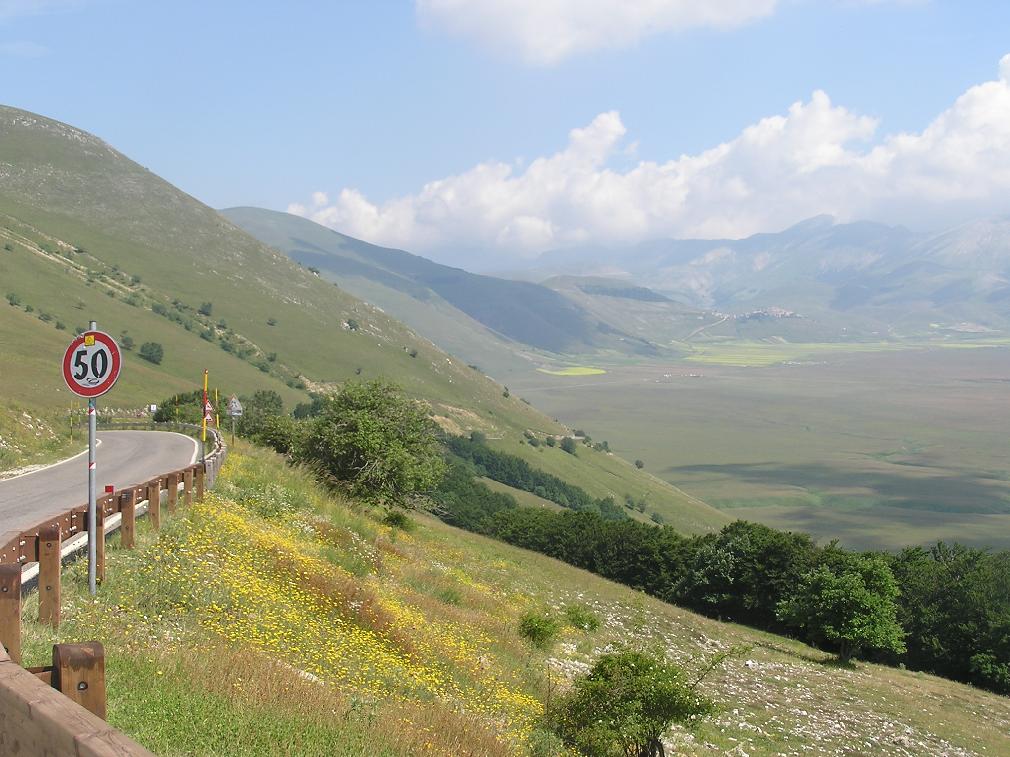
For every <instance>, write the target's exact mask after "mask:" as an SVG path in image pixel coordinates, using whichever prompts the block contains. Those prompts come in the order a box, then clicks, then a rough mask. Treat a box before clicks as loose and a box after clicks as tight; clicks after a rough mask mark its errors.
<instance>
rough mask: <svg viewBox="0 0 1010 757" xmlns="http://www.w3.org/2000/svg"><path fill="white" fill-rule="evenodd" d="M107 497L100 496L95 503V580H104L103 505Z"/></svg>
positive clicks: (100, 581) (99, 581)
mask: <svg viewBox="0 0 1010 757" xmlns="http://www.w3.org/2000/svg"><path fill="white" fill-rule="evenodd" d="M107 502H108V498H107V497H102V498H101V499H99V500H98V503H97V504H96V505H95V580H96V581H97V582H98V583H102V581H104V580H105V506H106V503H107Z"/></svg>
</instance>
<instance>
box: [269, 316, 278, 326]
mask: <svg viewBox="0 0 1010 757" xmlns="http://www.w3.org/2000/svg"><path fill="white" fill-rule="evenodd" d="M276 325H277V319H276V318H267V326H276Z"/></svg>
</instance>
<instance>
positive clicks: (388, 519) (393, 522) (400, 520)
mask: <svg viewBox="0 0 1010 757" xmlns="http://www.w3.org/2000/svg"><path fill="white" fill-rule="evenodd" d="M382 522H383V523H385V524H386V525H387V526H389V527H390V528H398V529H400V530H401V531H407V532H410V531H413V530H414V527H415V524H414V521H412V520H411V519H410V518H409V517H407V514H406V513H405V512H403V510H387V511H386V514H385V515H384V516H383V517H382Z"/></svg>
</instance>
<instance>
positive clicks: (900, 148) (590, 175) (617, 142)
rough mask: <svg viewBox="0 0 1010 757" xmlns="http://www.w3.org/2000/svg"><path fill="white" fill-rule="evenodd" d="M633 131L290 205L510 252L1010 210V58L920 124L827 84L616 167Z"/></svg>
mask: <svg viewBox="0 0 1010 757" xmlns="http://www.w3.org/2000/svg"><path fill="white" fill-rule="evenodd" d="M626 131H627V130H626V127H625V125H624V123H623V122H622V120H621V117H620V114H618V113H617V112H616V111H609V112H606V113H601V114H600V115H598V116H597V117H596V118H595V119H593V121H592V122H591V123H590V124H588V125H587V126H585V127H583V128H578V129H573V130H572V131H571V132H570V133H569V136H568V142H567V145H566V146H565V147H564V149H562V150H560V151H558V152H556V153H555V154H553V155H549V156H545V157H540V158H537V159H536V160H533V161H532V162H530V163H529V164H528V165H525V166H522V167H520V166H517V165H516V164H510V163H505V162H498V161H490V162H486V163H480V164H478V165H476V166H474V167H473V168H471V169H470V170H468V171H466V172H464V173H461V174H457V175H454V176H448V177H446V178H443V179H439V180H437V181H432V182H429V183H428V184H426V185H424V186H423V187H422V188H421V189H420V191H418V192H417V193H415V194H411V195H408V196H404V197H399V198H396V199H393V200H390V201H388V202H384V203H376V202H373V201H372V200H370V199H368V198H367V197H365V196H364V195H363V194H362V193H361V192H359V191H357V190H355V189H344V190H342V191H341V192H340V193H339V194H338V195H337V196H336V197H334V198H330V197H329V196H328V195H326V194H325V193H322V192H317V193H315V194H314V195H313V197H312V201H311V202H310V203H309V204H308V205H300V204H294V205H292V206H291V207H290V208H289V210H290V211H291V212H293V213H297V214H299V215H303V216H306V217H309V218H311V219H313V220H315V221H317V222H319V223H322V224H325V225H327V226H330V227H333V228H336V229H339V230H340V231H343V232H345V233H347V234H351V235H353V236H357V237H362V238H364V239H366V240H368V241H372V242H377V243H380V244H387V245H392V246H399V247H406V248H407V249H411V250H416V251H419V252H427V253H430V254H436V255H437V254H438V251H439V250H443V251H446V250H448V251H458V250H462V249H470V250H483V251H486V252H487V253H489V254H493V253H496V252H497V253H499V254H501V255H502V256H506V255H515V254H518V255H526V256H532V255H536V254H538V253H539V252H541V251H543V250H545V249H549V248H553V247H563V246H568V245H573V244H578V243H585V242H594V243H610V244H620V243H629V242H636V241H641V240H644V239H650V238H659V237H699V236H700V237H740V236H745V235H748V234H752V233H755V232H758V231H767V230H774V229H778V228H783V227H785V226H788V225H790V224H792V223H795V222H797V221H800V220H803V219H804V218H808V217H810V216H813V215H818V214H821V213H829V214H831V215H834V216H836V217H837V218H839V219H840V220H849V219H858V218H875V219H880V220H884V221H889V222H895V223H904V224H907V225H910V226H912V227H919V228H924V227H928V226H935V225H937V224H941V223H952V222H956V221H959V220H962V219H963V218H966V217H970V216H973V215H979V214H983V213H991V212H1007V211H1010V55H1007V56H1005V57H1004V58H1003V59H1002V60H1001V61H1000V64H999V76H998V78H996V79H994V80H992V81H988V82H985V83H982V84H979V85H977V86H973V87H971V88H970V89H968V90H967V91H966V92H965V93H964V94H962V95H961V96H960V97H959V98H957V100H956V101H955V102H954V103H953V104H952V105H951V107H950V108H948V109H947V110H945V111H944V112H943V113H941V114H939V115H938V116H937V117H936V118H935V119H934V120H933V121H932V123H930V124H929V125H928V126H927V127H926V128H925V129H924V130H922V131H921V132H915V133H897V134H889V135H887V134H885V135H880V134H879V132H880V126H879V124H878V122H877V120H876V119H874V118H871V117H868V116H865V115H860V114H858V113H853V112H852V111H850V110H848V109H846V108H845V107H842V106H840V105H836V104H834V103H832V102H831V100H830V98H829V97H828V95H827V94H826V93H824V92H821V91H817V92H814V93H813V95H812V96H811V97H810V98H809V100H806V101H802V102H797V103H795V104H793V105H792V106H791V107H790V108H789V109H788V111H787V112H786V113H784V114H781V115H775V116H770V117H768V118H764V119H762V120H760V121H758V122H757V123H755V124H753V125H750V126H748V127H747V128H745V129H743V131H742V132H741V133H740V134H739V135H738V136H737V137H735V138H734V139H732V140H731V141H728V142H725V143H723V144H720V145H717V146H715V147H712V148H711V149H709V150H706V151H704V152H702V153H700V154H697V155H683V156H680V157H677V158H674V159H671V160H666V161H665V162H657V161H641V162H639V163H638V164H637V165H635V166H633V167H631V168H628V169H626V170H615V169H614V168H612V167H610V166H609V165H608V163H610V162H611V160H612V159H613V158H616V157H618V156H622V155H624V153H625V150H626V145H625V138H626Z"/></svg>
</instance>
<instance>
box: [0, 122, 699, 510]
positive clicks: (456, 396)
mask: <svg viewBox="0 0 1010 757" xmlns="http://www.w3.org/2000/svg"><path fill="white" fill-rule="evenodd" d="M284 218H292V219H293V218H294V217H293V216H284ZM295 220H298V219H295ZM304 223H306V224H308V225H309V226H311V227H314V229H315V230H318V231H319V232H326V233H327V234H332V232H329V231H328V230H325V229H322V227H319V226H316V225H315V224H311V223H309V222H307V221H306V222H304ZM359 244H363V243H359ZM376 249H379V248H376ZM388 252H390V253H395V251H388ZM397 254H399V255H406V253H397ZM407 257H409V258H414V256H407ZM416 260H417V261H423V259H421V258H417V259H416ZM417 265H419V266H422V267H423V266H425V265H434V264H431V263H429V261H423V262H422V263H417ZM440 268H442V267H440ZM446 270H449V271H453V270H455V269H446ZM460 273H462V272H460ZM494 281H497V280H494ZM0 282H3V283H2V286H0V289H2V291H0V295H2V296H4V297H7V296H8V295H9V297H8V298H7V299H5V300H2V301H0V353H2V354H3V356H4V361H5V363H4V370H3V377H4V379H5V383H4V389H3V390H2V393H0V399H2V400H3V402H2V403H0V431H4V430H5V429H6V431H4V435H5V437H6V438H8V439H10V440H11V441H10V443H9V444H8V443H7V442H5V444H6V445H8V446H7V447H5V448H4V449H2V450H0V453H2V456H0V463H2V464H0V469H10V468H12V467H15V466H16V465H20V464H23V463H25V462H36V461H39V460H44V459H47V458H50V457H53V456H56V455H58V454H59V453H61V452H64V451H66V450H67V449H68V445H69V439H66V438H64V436H66V431H65V428H64V424H65V421H66V413H67V412H68V411H69V410H70V409H71V408H73V407H77V408H80V406H81V403H80V402H79V401H75V398H73V397H72V396H71V395H70V394H69V392H68V391H67V390H66V388H65V387H64V386H63V380H62V377H61V375H60V371H59V360H60V358H61V356H62V354H63V350H64V349H65V347H66V345H67V344H68V343H69V341H70V339H71V337H72V335H73V334H74V332H75V330H77V329H79V328H84V327H86V326H87V323H88V320H89V319H94V320H96V321H97V322H98V325H99V328H101V329H103V330H105V331H108V332H109V333H111V334H113V336H115V337H117V338H119V339H120V341H121V342H122V343H123V344H126V343H127V342H128V341H129V340H132V343H133V345H134V349H133V350H132V351H127V352H126V354H125V365H124V369H123V373H122V378H121V379H120V382H119V384H118V385H117V387H116V388H115V389H114V390H113V391H112V392H111V393H109V394H108V395H107V396H105V397H103V398H102V399H101V401H100V404H101V406H102V407H105V408H121V409H131V408H138V407H142V406H144V405H146V404H149V403H152V402H158V401H160V400H162V399H163V398H165V397H167V396H169V395H171V394H174V393H176V392H179V391H188V390H191V389H193V388H196V387H197V386H198V385H199V382H200V380H201V376H202V371H203V370H204V369H205V368H206V369H208V370H209V371H210V375H211V381H212V384H213V385H214V386H219V387H221V388H222V389H224V390H225V391H229V392H237V393H251V392H253V391H255V390H257V389H272V390H275V391H277V392H278V393H280V394H281V396H282V397H283V398H284V400H285V403H286V405H287V407H288V409H291V407H292V406H293V405H294V404H295V403H297V402H299V401H304V400H306V399H308V393H309V392H310V391H313V390H315V391H325V390H327V389H329V388H331V387H333V386H335V385H336V384H338V383H340V382H343V381H345V380H347V379H348V378H355V377H359V378H361V379H370V378H376V377H378V376H385V377H389V378H391V379H393V380H395V381H396V382H398V383H399V384H401V385H402V386H403V387H404V388H405V389H406V391H407V392H408V393H409V394H410V395H412V396H414V397H416V398H419V399H422V400H425V401H427V402H428V403H430V404H431V406H432V410H433V412H434V414H435V417H436V419H437V420H438V422H439V423H440V424H441V425H442V427H443V428H445V429H446V430H447V431H449V432H451V433H457V434H465V433H468V432H469V431H471V430H479V431H481V432H483V433H485V434H487V435H488V436H489V437H496V438H503V439H511V440H515V441H517V440H518V439H521V438H522V435H523V433H524V432H525V431H526V430H527V429H536V430H537V431H539V432H542V433H549V434H562V433H565V431H566V430H565V429H564V427H563V426H561V425H560V424H558V423H557V422H555V421H551V420H550V419H549V418H547V417H545V416H544V415H542V414H541V413H539V412H538V411H537V410H536V409H534V408H533V407H531V406H530V405H528V404H527V403H524V402H522V401H521V400H520V399H519V398H518V397H516V396H514V395H511V396H510V395H509V393H508V392H507V391H505V390H504V388H503V387H502V386H501V385H500V384H497V383H495V382H494V381H493V380H492V379H490V378H488V377H487V376H485V375H484V374H482V373H481V372H480V371H478V370H475V369H474V368H472V367H470V366H468V365H467V364H466V362H464V361H462V360H459V359H457V358H454V357H451V356H449V355H447V354H446V353H445V352H443V351H441V350H440V349H439V348H437V347H436V346H435V345H434V344H432V343H431V342H430V341H428V340H427V339H424V338H422V337H420V336H418V335H417V334H416V333H415V332H414V331H412V330H411V329H409V328H407V327H406V326H404V325H403V324H402V323H400V322H399V321H397V320H394V319H393V318H391V317H390V316H388V315H386V314H385V313H383V312H382V311H381V310H379V309H378V308H376V307H373V306H371V305H369V304H366V303H364V302H362V301H361V300H359V299H357V298H355V297H354V296H352V295H351V294H349V293H347V292H346V291H343V290H342V289H341V288H339V287H337V286H334V284H333V283H332V282H330V281H326V280H324V279H323V278H322V277H320V276H318V275H316V274H315V273H313V272H312V271H310V270H308V269H307V268H305V267H303V266H301V265H298V264H297V263H295V262H293V261H292V260H291V259H289V258H288V257H287V256H286V255H284V254H282V253H280V252H278V251H277V250H275V249H273V248H271V247H268V246H266V245H264V244H263V243H262V242H259V241H257V240H256V239H254V238H252V237H251V236H249V235H248V234H246V233H245V232H243V231H242V230H240V229H238V228H237V227H235V226H233V225H232V224H231V223H229V222H228V221H227V220H225V219H224V218H223V217H222V216H221V215H220V214H218V213H217V212H216V211H214V210H212V209H211V208H208V207H207V206H205V205H203V204H201V203H200V202H198V201H197V200H195V199H193V198H192V197H189V196H188V195H186V194H184V193H183V192H181V191H179V190H178V189H176V188H175V187H173V186H171V185H170V184H168V183H167V182H165V181H164V180H162V179H160V178H158V177H157V176H155V175H153V174H152V173H150V172H149V171H147V170H146V169H144V168H142V167H141V166H139V165H137V164H136V163H134V162H132V161H131V160H129V159H128V158H126V157H125V156H123V155H122V154H120V153H118V152H116V151H115V150H114V149H113V148H111V147H110V146H109V145H107V144H105V143H104V142H102V141H101V140H99V139H97V138H96V137H94V136H92V135H89V134H87V133H85V132H82V131H80V130H78V129H75V128H73V127H71V126H67V125H66V124H62V123H59V122H56V121H52V120H49V119H46V118H42V117H41V116H37V115H34V114H31V113H26V112H24V111H20V110H15V109H12V108H0ZM543 291H544V292H547V293H548V295H549V296H552V297H558V295H556V294H554V293H553V292H551V291H550V290H547V289H544V290H543ZM457 312H458V311H457ZM474 333H477V331H474ZM126 337H128V338H129V340H127V338H126ZM146 342H156V343H158V344H161V345H162V346H163V347H164V355H165V356H164V360H163V361H162V363H161V364H160V365H154V364H152V363H150V362H147V361H145V360H143V359H141V358H140V357H139V356H138V351H139V347H140V346H141V345H142V344H144V343H146ZM487 344H488V345H490V346H489V347H486V350H487V351H488V352H495V351H498V348H497V346H496V345H499V344H503V342H502V341H501V340H499V341H497V342H496V341H494V340H489V341H488V343H487ZM25 409H28V410H29V411H31V412H32V413H33V414H36V415H39V416H40V417H42V420H43V423H44V424H45V426H46V428H47V429H48V431H47V432H46V433H44V434H41V435H38V436H36V435H35V434H34V432H31V431H27V430H25V429H24V426H23V424H22V423H21V422H20V421H19V418H20V416H21V413H22V412H24V410H25ZM15 431H16V432H17V439H18V441H17V443H16V444H15V443H14V442H13V439H14V436H15V433H14V432H15ZM593 465H594V464H593V463H592V462H590V461H589V460H586V461H584V462H583V461H579V462H577V463H575V467H574V468H572V467H571V464H569V466H568V467H569V470H567V471H566V472H565V474H564V475H566V476H571V477H572V480H573V481H578V480H579V479H580V478H585V479H587V480H593V479H594V478H596V477H598V476H599V475H601V474H599V473H597V472H595V471H594V470H593ZM647 486H648V484H646V483H645V478H644V477H641V476H637V477H636V476H635V475H631V476H629V477H627V478H623V479H622V478H617V479H615V482H614V483H613V484H612V485H611V486H610V487H609V489H608V491H610V492H612V493H613V494H614V496H615V497H616V498H617V499H618V500H619V501H621V500H623V499H624V497H625V496H626V495H635V496H638V494H637V493H638V490H640V489H643V488H646V487H647ZM601 496H602V495H601ZM656 508H657V509H659V510H662V511H664V514H667V513H668V514H670V516H671V518H672V519H673V520H676V517H674V516H678V514H679V515H682V516H683V520H684V522H685V523H695V524H697V526H696V527H701V528H703V527H705V526H704V523H705V522H706V517H705V516H699V517H696V516H695V515H694V513H695V512H696V511H699V512H705V513H706V514H707V510H708V509H707V507H706V506H704V505H702V504H699V503H698V502H696V501H694V500H692V499H690V498H688V497H686V496H683V495H681V494H680V493H678V492H676V491H675V490H673V489H672V488H671V489H669V490H667V491H665V492H662V493H661V495H657V497H656ZM713 525H719V524H713Z"/></svg>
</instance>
